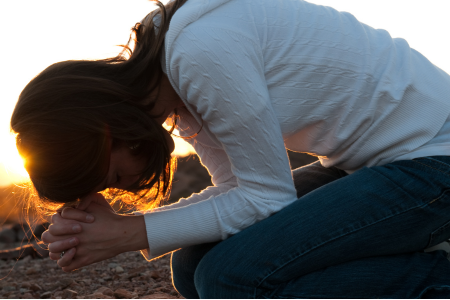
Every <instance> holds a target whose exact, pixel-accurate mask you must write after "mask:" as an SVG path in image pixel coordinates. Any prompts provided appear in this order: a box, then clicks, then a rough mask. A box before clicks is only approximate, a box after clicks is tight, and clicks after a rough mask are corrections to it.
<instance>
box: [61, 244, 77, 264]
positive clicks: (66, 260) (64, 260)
mask: <svg viewBox="0 0 450 300" xmlns="http://www.w3.org/2000/svg"><path fill="white" fill-rule="evenodd" d="M75 253H76V249H75V248H72V249H70V250H68V251H66V252H65V253H64V255H63V257H60V259H59V260H58V266H60V267H66V266H69V265H70V264H71V263H72V260H73V257H74V256H75Z"/></svg>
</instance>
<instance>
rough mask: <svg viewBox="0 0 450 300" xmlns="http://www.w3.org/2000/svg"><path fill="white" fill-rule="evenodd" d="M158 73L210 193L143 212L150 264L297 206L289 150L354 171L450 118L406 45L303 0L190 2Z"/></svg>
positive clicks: (440, 91) (412, 143)
mask: <svg viewBox="0 0 450 300" xmlns="http://www.w3.org/2000/svg"><path fill="white" fill-rule="evenodd" d="M163 65H164V67H165V71H166V72H167V76H168V78H169V80H170V82H171V83H172V86H173V87H174V89H175V90H176V92H177V93H178V94H179V96H180V97H181V99H182V100H183V101H184V102H185V104H186V110H182V111H181V112H180V115H181V122H180V126H179V127H180V128H179V129H180V131H181V133H182V134H183V135H185V136H189V135H192V134H194V133H196V132H197V131H198V129H199V128H200V124H203V127H202V129H201V131H200V133H199V135H198V136H197V137H195V138H194V139H191V140H190V143H191V144H192V145H193V146H194V148H195V150H196V151H197V154H198V155H199V156H200V158H201V161H202V163H203V164H204V165H205V166H206V167H207V168H208V170H209V172H210V174H211V175H212V182H213V184H214V186H213V187H209V188H207V189H206V190H204V191H203V192H201V193H200V194H195V195H192V196H191V197H189V198H187V199H181V200H180V201H179V202H178V203H175V204H173V205H170V206H167V207H164V208H161V209H158V210H156V211H153V212H148V213H146V214H145V222H146V229H147V235H148V241H149V246H150V251H151V256H152V257H156V256H159V255H161V254H165V253H167V252H169V251H172V250H175V249H178V248H182V247H186V246H189V245H194V244H201V243H206V242H214V241H219V240H223V239H226V238H227V237H229V236H230V235H233V234H235V233H238V232H239V231H241V230H243V229H245V228H246V227H248V226H250V225H252V224H254V223H256V222H258V221H260V220H262V219H264V218H267V217H268V216H270V215H271V214H273V213H275V212H277V211H279V210H281V209H282V208H284V207H286V206H287V205H289V204H290V203H292V202H293V201H295V200H296V192H295V188H294V184H293V181H292V176H291V171H290V166H289V161H288V157H287V154H286V147H287V148H289V149H291V150H294V151H298V152H308V153H313V154H315V155H317V156H319V159H320V161H321V163H322V164H323V165H324V166H326V167H329V166H336V167H338V168H341V169H343V170H346V171H348V172H349V173H351V172H352V171H355V170H357V169H359V168H361V167H363V166H374V165H382V164H386V163H389V162H392V161H394V160H395V159H396V158H397V157H401V156H402V155H407V154H411V153H413V152H414V151H418V149H420V147H421V146H422V145H424V144H425V143H427V142H429V141H430V140H432V138H433V137H434V136H435V135H436V134H437V133H438V131H439V130H440V129H441V127H442V125H443V124H444V122H445V120H446V119H447V117H448V116H449V113H450V77H449V76H448V75H447V74H446V73H445V72H443V71H442V70H440V69H439V68H437V67H436V66H434V65H432V64H431V63H430V62H429V61H428V60H427V59H426V58H425V57H423V56H422V55H421V54H420V53H418V52H417V51H415V50H413V49H411V48H410V47H409V46H408V44H407V42H406V41H405V40H403V39H392V38H391V37H390V36H389V34H388V33H387V32H386V31H384V30H375V29H373V28H371V27H369V26H367V25H364V24H362V23H360V22H358V21H357V20H356V19H355V18H354V17H353V16H352V15H350V14H348V13H340V12H337V11H335V10H333V9H331V8H329V7H323V6H317V5H313V4H309V3H307V2H304V1H300V0H278V1H273V0H259V1H254V0H189V1H187V2H186V4H185V5H184V6H182V7H181V8H180V9H179V10H178V11H177V12H176V13H175V15H174V17H173V19H172V21H171V25H170V28H169V31H168V33H167V35H166V41H165V61H164V62H163ZM442 149H444V148H442ZM447 149H448V148H447ZM428 153H430V152H428ZM431 154H435V155H439V154H443V153H442V151H441V152H439V151H438V150H437V151H435V152H433V151H431ZM410 156H411V155H410ZM410 158H411V157H410ZM336 201H339V199H336Z"/></svg>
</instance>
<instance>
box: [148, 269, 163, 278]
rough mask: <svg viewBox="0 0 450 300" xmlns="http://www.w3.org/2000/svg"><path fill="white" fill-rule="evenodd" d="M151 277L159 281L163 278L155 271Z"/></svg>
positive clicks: (151, 273)
mask: <svg viewBox="0 0 450 300" xmlns="http://www.w3.org/2000/svg"><path fill="white" fill-rule="evenodd" d="M150 277H151V278H153V279H158V278H161V275H160V274H159V272H158V271H156V270H153V271H151V272H150Z"/></svg>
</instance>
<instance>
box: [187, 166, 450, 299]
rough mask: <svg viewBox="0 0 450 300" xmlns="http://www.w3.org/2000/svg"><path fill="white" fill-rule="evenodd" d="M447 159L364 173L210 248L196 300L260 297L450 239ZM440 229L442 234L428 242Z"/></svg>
mask: <svg viewBox="0 0 450 300" xmlns="http://www.w3.org/2000/svg"><path fill="white" fill-rule="evenodd" d="M445 160H447V161H450V159H448V158H444V159H441V161H439V160H436V161H434V160H433V159H422V160H419V161H403V162H396V163H392V164H388V165H385V166H380V167H373V168H364V169H362V170H360V171H358V172H355V173H354V174H352V175H349V176H345V177H343V178H340V179H338V180H335V181H333V182H331V183H328V184H327V185H325V186H322V187H320V188H318V189H315V190H314V191H312V192H310V193H308V194H306V195H305V196H303V197H301V198H300V199H299V200H298V201H296V202H294V203H293V204H291V205H290V206H288V207H286V208H285V209H283V210H281V211H280V212H278V213H277V214H275V215H273V216H271V217H269V218H267V219H266V220H263V221H261V222H259V223H257V224H255V225H253V226H250V227H249V228H247V229H245V230H244V231H242V232H240V233H239V234H237V235H235V236H233V237H231V238H229V239H227V240H225V241H223V242H221V243H220V244H218V245H217V246H216V247H214V248H213V249H212V250H211V251H209V252H208V253H207V254H206V255H205V256H204V257H203V259H202V260H201V261H200V263H199V265H198V267H197V270H196V272H195V284H196V288H197V290H198V291H199V293H200V296H201V297H206V298H215V297H222V298H230V297H235V296H237V297H244V298H247V297H258V295H260V294H261V293H264V292H265V291H268V290H274V289H276V288H277V287H278V286H279V285H280V284H283V283H286V282H289V281H291V280H293V279H295V278H299V277H301V276H304V275H306V274H308V273H312V272H314V271H317V270H320V269H323V268H326V267H330V266H333V265H337V264H341V263H345V262H348V261H352V260H356V259H361V258H368V257H374V256H381V255H395V254H401V253H407V252H414V251H421V250H423V249H424V248H426V247H427V246H430V243H438V242H440V241H442V240H444V239H445V237H446V236H447V237H448V235H449V234H450V232H449V229H448V228H446V227H445V224H446V223H448V222H449V221H450V193H449V188H450V178H449V176H448V171H449V170H450V168H449V166H448V165H447V164H446V163H445ZM443 161H444V162H443ZM447 227H448V226H447ZM439 228H444V229H445V230H444V233H442V234H440V237H439V238H437V239H435V240H434V241H433V242H431V240H430V236H431V233H433V232H436V230H437V231H440V229H439ZM219 258H220V259H219ZM214 262H215V263H214ZM210 287H212V289H211V288H210ZM230 291H240V292H242V294H240V295H232V294H226V293H227V292H230ZM203 292H204V293H205V294H202V293H203Z"/></svg>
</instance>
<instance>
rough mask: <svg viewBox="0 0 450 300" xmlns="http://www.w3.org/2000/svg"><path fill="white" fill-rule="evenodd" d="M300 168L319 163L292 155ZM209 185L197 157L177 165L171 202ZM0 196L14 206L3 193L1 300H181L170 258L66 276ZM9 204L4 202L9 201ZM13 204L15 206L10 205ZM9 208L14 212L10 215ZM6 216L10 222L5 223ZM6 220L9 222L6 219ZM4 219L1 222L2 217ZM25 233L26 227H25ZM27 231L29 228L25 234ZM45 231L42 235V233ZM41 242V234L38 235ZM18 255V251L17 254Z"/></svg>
mask: <svg viewBox="0 0 450 300" xmlns="http://www.w3.org/2000/svg"><path fill="white" fill-rule="evenodd" d="M290 159H291V166H292V168H297V167H299V166H302V165H305V164H307V163H310V162H312V161H314V160H315V158H313V157H310V156H307V155H305V154H294V153H290ZM209 185H211V180H210V177H209V174H208V172H207V171H206V170H205V169H204V168H203V167H202V166H201V165H200V163H199V161H198V158H196V157H194V156H190V157H185V158H182V159H180V160H179V163H178V170H177V172H176V174H175V177H174V185H173V190H172V196H171V201H176V200H177V199H179V198H180V197H188V196H189V195H191V194H192V193H195V192H199V191H200V190H202V189H204V188H205V187H207V186H209ZM2 192H3V195H4V194H5V193H6V194H8V195H7V198H8V200H11V199H12V198H11V193H12V192H11V190H10V189H5V190H3V191H0V210H1V211H2V215H3V217H2V218H3V220H1V222H0V225H3V226H2V227H0V298H4V299H8V298H9V299H20V298H24V299H31V298H35V299H37V298H40V299H48V298H51V299H68V298H69V299H137V298H139V299H179V298H182V297H181V295H180V294H178V292H177V291H176V290H175V289H174V288H173V286H172V280H171V274H170V255H166V256H164V257H162V258H160V259H158V260H153V261H151V262H147V261H145V259H144V258H143V256H142V255H141V254H140V253H139V252H128V253H123V254H120V255H118V256H116V257H114V258H111V259H108V260H105V261H102V262H99V263H96V264H93V265H90V266H87V267H84V268H82V269H80V270H76V271H74V272H70V273H65V272H63V271H62V270H61V269H60V268H59V267H58V265H57V264H56V262H54V261H52V260H50V259H49V258H48V257H46V256H48V252H47V251H46V250H45V245H41V247H42V249H41V248H40V247H39V246H37V245H36V241H34V247H33V245H32V243H31V242H30V243H29V242H28V240H27V238H26V234H25V233H24V232H23V230H22V229H21V228H22V227H23V226H22V225H19V224H17V223H18V221H17V220H18V219H17V216H18V215H20V214H18V213H17V212H16V211H13V210H14V209H15V210H20V207H15V206H14V205H13V206H8V205H6V204H4V203H5V201H3V204H2V199H1V196H2ZM5 199H6V198H5ZM10 202H11V201H10ZM6 208H8V209H9V210H11V211H12V213H10V212H9V211H8V212H7V213H6V210H7V209H6ZM5 216H6V217H5ZM7 216H10V217H9V218H10V219H8V217H7ZM0 217H1V216H0ZM25 227H26V226H25ZM26 231H27V228H25V232H26ZM41 231H42V230H41ZM36 235H37V236H40V233H39V232H37V234H36ZM14 249H15V250H14Z"/></svg>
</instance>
